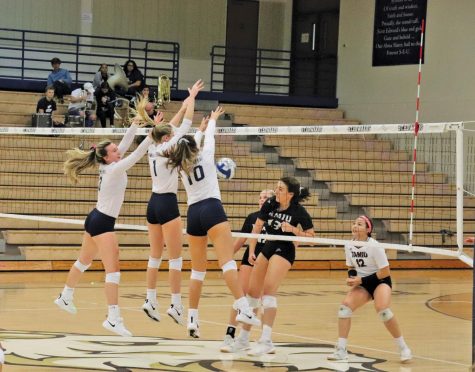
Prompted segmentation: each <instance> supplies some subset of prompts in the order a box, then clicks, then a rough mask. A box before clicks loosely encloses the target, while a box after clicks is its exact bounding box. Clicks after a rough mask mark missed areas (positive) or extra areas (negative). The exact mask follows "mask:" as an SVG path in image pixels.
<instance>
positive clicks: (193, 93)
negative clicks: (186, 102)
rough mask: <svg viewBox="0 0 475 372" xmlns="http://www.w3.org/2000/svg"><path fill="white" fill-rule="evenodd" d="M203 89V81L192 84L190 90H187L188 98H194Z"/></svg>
mask: <svg viewBox="0 0 475 372" xmlns="http://www.w3.org/2000/svg"><path fill="white" fill-rule="evenodd" d="M204 87H205V84H204V83H203V80H201V79H200V80H198V81H197V82H196V83H194V84H193V86H192V87H191V88H188V93H189V94H190V97H192V98H195V97H196V96H197V95H198V93H199V92H200V90H202V89H203V88H204Z"/></svg>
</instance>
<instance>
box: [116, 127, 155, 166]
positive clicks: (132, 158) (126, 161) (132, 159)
mask: <svg viewBox="0 0 475 372" xmlns="http://www.w3.org/2000/svg"><path fill="white" fill-rule="evenodd" d="M152 143H153V140H152V137H151V135H150V134H149V135H148V136H147V137H146V138H145V139H144V140H143V141H142V143H141V144H140V145H139V146H138V147H137V148H136V149H135V150H134V151H133V152H132V153H131V154H130V155H129V156H127V157H126V158H123V159H121V160H119V161H118V162H117V163H115V165H114V168H113V170H112V171H113V172H118V171H126V170H127V169H129V168H131V167H132V166H133V165H134V164H135V163H137V162H138V161H139V160H140V159H141V158H142V156H144V155H145V153H146V152H147V150H148V148H149V146H150V145H151V144H152Z"/></svg>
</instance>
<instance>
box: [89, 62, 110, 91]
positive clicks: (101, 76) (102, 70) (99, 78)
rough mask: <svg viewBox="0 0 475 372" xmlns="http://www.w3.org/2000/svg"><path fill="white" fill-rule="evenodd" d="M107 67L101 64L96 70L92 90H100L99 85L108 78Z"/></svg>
mask: <svg viewBox="0 0 475 372" xmlns="http://www.w3.org/2000/svg"><path fill="white" fill-rule="evenodd" d="M108 69H109V66H107V64H106V63H102V64H101V67H99V70H97V72H96V74H95V75H94V80H93V81H92V85H93V87H94V89H96V90H97V89H98V88H100V86H101V84H102V83H103V82H105V81H107V79H108V78H109V72H108Z"/></svg>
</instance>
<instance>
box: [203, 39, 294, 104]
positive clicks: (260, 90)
mask: <svg viewBox="0 0 475 372" xmlns="http://www.w3.org/2000/svg"><path fill="white" fill-rule="evenodd" d="M240 52H242V53H240ZM226 54H228V55H230V56H233V57H234V58H229V59H228V61H226ZM239 54H242V55H244V56H252V57H249V58H250V59H249V61H248V62H249V65H251V66H254V65H255V66H256V67H255V75H254V74H253V75H252V76H255V89H254V94H257V95H261V94H268V95H283V96H288V95H289V85H290V61H291V58H290V57H291V51H290V50H278V49H262V48H258V49H241V48H228V47H225V46H218V45H215V46H213V47H212V49H211V91H212V92H223V91H224V85H225V78H226V77H225V75H227V74H229V73H228V72H226V73H225V66H226V67H231V69H230V70H235V69H234V68H232V67H238V66H237V64H242V63H245V62H243V61H244V60H245V57H239V58H235V56H236V55H239ZM254 56H255V60H254V59H253V58H254ZM233 63H236V66H232V64H233ZM231 74H232V73H231ZM239 74H240V75H241V76H242V72H240V73H239ZM251 78H252V77H251Z"/></svg>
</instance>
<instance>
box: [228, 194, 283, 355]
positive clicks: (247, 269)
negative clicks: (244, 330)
mask: <svg viewBox="0 0 475 372" xmlns="http://www.w3.org/2000/svg"><path fill="white" fill-rule="evenodd" d="M274 195H275V193H274V190H262V191H261V192H260V193H259V200H258V205H259V210H260V209H261V207H262V205H263V204H264V202H265V201H266V200H267V199H268V198H270V197H272V196H274ZM259 210H257V211H256V212H253V213H251V214H249V215H248V216H247V217H246V219H245V221H244V224H243V225H242V228H241V232H242V233H246V234H250V233H251V232H252V229H253V227H254V225H255V223H256V220H257V217H258V216H259ZM265 233H266V231H265V228H263V229H262V231H261V234H265ZM246 240H247V238H238V239H236V240H235V241H234V253H236V252H237V251H239V250H240V249H241V247H242V246H243V245H244V244H245V243H246ZM264 243H265V239H258V242H257V244H256V250H255V255H256V256H257V255H258V254H259V253H260V252H261V250H262V248H263V247H264ZM251 271H252V265H251V263H250V262H249V247H247V248H246V251H245V252H244V254H243V256H242V260H241V266H240V267H239V274H238V275H239V282H240V283H241V287H242V289H243V291H244V293H245V294H247V292H248V289H249V279H250V277H251ZM236 315H237V314H236V310H234V309H231V314H230V317H229V323H228V327H227V328H226V335H225V336H224V340H223V344H222V345H221V348H220V350H221V351H224V352H227V351H230V349H231V345H233V343H234V335H235V333H236V327H237V325H238V324H237V322H236Z"/></svg>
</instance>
